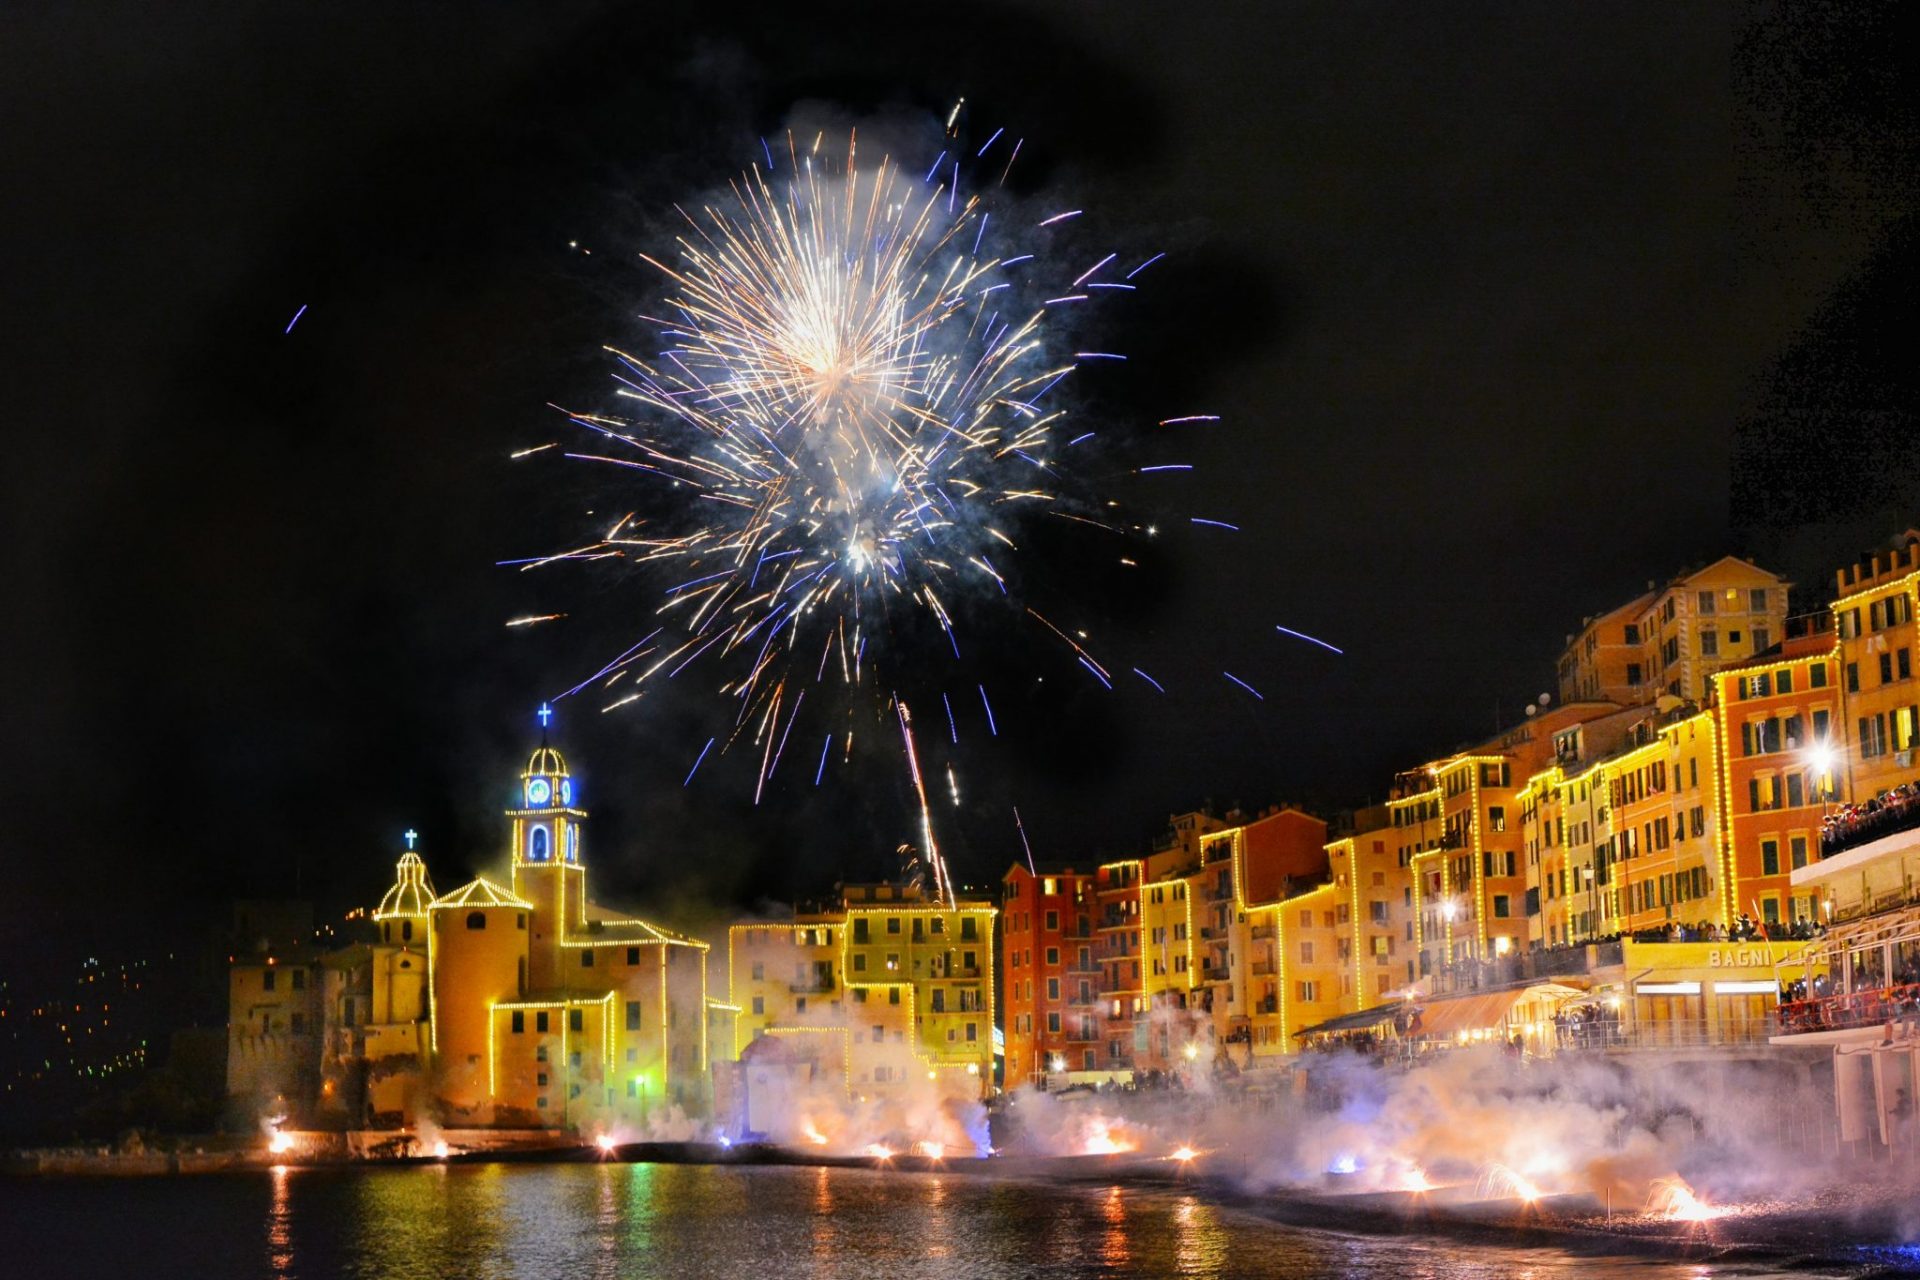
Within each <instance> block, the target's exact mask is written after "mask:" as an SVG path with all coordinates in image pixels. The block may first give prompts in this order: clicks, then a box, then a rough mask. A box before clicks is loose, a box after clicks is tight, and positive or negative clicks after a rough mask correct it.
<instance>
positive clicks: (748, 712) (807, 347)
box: [516, 138, 1144, 889]
mask: <svg viewBox="0 0 1920 1280" xmlns="http://www.w3.org/2000/svg"><path fill="white" fill-rule="evenodd" d="M991 146H992V140H991V139H990V140H989V142H988V144H987V146H985V147H982V148H981V149H980V150H981V152H982V154H984V153H985V152H986V151H987V150H988V149H989V148H990V147H991ZM786 151H787V155H786V156H784V157H778V159H779V161H780V163H779V165H778V167H777V176H776V167H775V165H774V164H773V161H774V160H775V159H776V157H775V156H774V154H773V153H772V152H771V150H770V149H766V155H767V159H768V166H767V168H765V169H762V168H760V167H759V166H758V165H756V166H755V167H754V168H753V169H751V170H749V171H748V172H747V173H745V174H743V175H742V176H741V177H740V178H738V179H736V180H735V181H734V182H733V183H732V184H731V186H730V189H729V195H728V196H727V197H725V198H721V199H717V200H715V201H712V202H709V203H707V204H704V205H701V206H698V207H695V208H689V209H682V210H681V213H682V215H683V217H684V218H685V223H686V225H685V228H684V230H683V231H682V233H681V234H680V236H679V237H678V239H677V253H676V254H673V255H668V256H666V257H665V258H654V257H648V256H646V255H642V257H643V258H644V260H645V261H646V262H647V263H648V264H650V265H651V266H652V267H653V268H655V269H656V270H658V271H659V272H660V274H661V276H662V278H663V279H664V280H665V282H666V286H667V287H666V292H667V297H666V299H665V301H664V304H663V305H662V306H661V307H660V308H659V310H660V315H658V316H655V317H650V321H651V323H652V324H653V326H654V328H655V330H656V332H657V334H658V336H659V345H658V348H657V350H656V352H655V354H653V355H651V356H645V357H643V356H640V355H635V354H631V353H628V352H625V351H619V350H614V349H612V348H609V350H610V351H611V352H612V354H613V355H614V357H615V359H616V360H617V361H618V365H619V367H618V371H617V373H616V381H617V382H618V384H619V385H618V389H617V394H618V396H619V397H620V398H621V399H623V400H624V401H627V402H629V403H631V404H632V405H633V406H635V412H634V414H633V416H632V417H631V418H628V417H614V416H608V415H602V414H589V413H569V414H568V417H569V418H570V419H571V420H572V421H573V422H574V423H575V424H576V425H578V426H580V427H582V428H584V429H585V430H586V431H588V432H590V433H592V435H593V436H594V437H596V440H595V443H594V445H593V446H591V447H589V448H581V449H577V450H576V451H572V452H568V453H567V455H566V456H568V457H570V458H576V459H582V460H588V461H592V462H597V463H601V464H608V465H613V466H618V467H620V468H622V469H623V470H624V471H625V472H626V473H629V474H631V475H633V476H634V478H635V480H636V481H637V483H638V484H639V485H641V486H643V488H644V487H648V486H651V487H652V495H651V497H652V500H664V501H665V502H667V503H668V504H670V509H669V510H667V511H665V512H663V513H661V514H659V515H657V516H655V517H654V518H645V517H643V516H642V515H641V513H640V512H639V511H637V510H633V509H625V510H624V514H619V515H618V516H617V518H616V519H614V520H613V521H612V523H611V524H610V525H609V526H608V527H607V528H606V529H605V530H604V532H602V533H601V535H600V536H599V538H598V539H597V540H594V541H591V542H589V543H588V544H586V545H584V546H579V547H575V548H572V549H570V550H565V551H561V552H558V553H555V554H552V555H548V556H544V557H538V558H535V559H533V560H530V561H527V562H524V563H523V565H522V567H524V568H526V569H532V568H537V567H540V566H542V565H546V564H552V563H555V562H558V561H572V560H592V559H602V558H612V557H618V558H621V559H625V560H627V561H628V562H630V563H634V564H639V565H647V566H650V567H653V568H655V569H657V570H658V571H659V572H660V573H662V575H663V576H665V577H666V581H667V582H668V583H670V584H671V585H668V586H666V588H665V590H664V591H663V592H662V594H661V597H660V603H659V605H658V608H657V616H658V621H659V622H660V624H661V625H662V627H663V630H661V631H660V632H658V633H656V634H657V635H658V643H657V644H655V645H653V646H651V647H648V646H644V645H642V646H635V647H634V648H633V649H631V650H629V651H628V653H627V654H623V655H622V656H621V657H620V658H618V659H616V660H615V661H614V662H612V663H610V664H608V665H607V666H606V667H604V668H602V669H601V670H600V671H599V672H598V673H597V674H596V675H595V676H594V677H592V678H591V679H590V680H589V681H585V682H582V684H580V685H577V686H575V689H574V690H571V691H570V692H578V691H580V690H581V689H583V688H585V687H586V686H587V685H588V684H594V683H598V684H599V685H600V686H601V687H602V688H604V687H606V686H608V685H611V684H612V683H613V682H614V681H616V680H621V679H623V678H624V679H627V690H626V691H625V692H627V693H628V699H629V700H630V698H631V697H632V696H637V695H636V694H635V693H633V691H634V690H635V689H636V688H637V687H638V686H642V685H645V684H647V683H648V682H649V681H657V680H663V679H665V680H671V679H673V678H675V677H677V676H679V675H680V674H682V673H684V672H687V671H688V670H689V669H690V668H693V667H694V664H695V663H701V664H702V669H706V670H711V671H712V672H713V673H714V676H715V678H717V680H718V687H719V691H720V692H721V693H722V694H724V695H725V696H726V697H727V698H729V699H731V700H732V701H733V704H734V711H733V715H732V719H733V728H732V730H731V731H730V732H729V733H726V734H722V735H720V736H719V737H718V738H717V742H718V750H719V754H723V755H724V754H726V753H727V751H728V750H729V749H730V748H731V747H732V746H734V745H740V746H743V747H746V746H748V745H749V744H750V747H751V751H752V754H753V755H754V756H755V757H756V759H757V763H758V765H759V768H758V770H757V777H756V782H755V792H756V797H757V796H758V795H759V793H760V792H761V791H762V790H763V789H764V787H765V786H766V783H767V781H768V778H769V776H770V775H771V773H772V772H773V770H774V769H775V768H776V767H777V765H778V762H779V759H780V756H781V752H782V748H783V747H784V744H785V742H786V740H787V737H788V735H789V734H790V733H791V732H792V730H793V727H794V722H795V719H796V718H797V716H798V713H799V710H800V697H801V696H802V695H803V688H802V686H804V685H806V684H809V683H812V684H818V683H823V682H825V681H826V680H828V679H829V678H830V677H832V676H834V675H838V677H839V678H840V680H841V681H842V682H844V683H845V684H848V685H859V684H862V683H866V682H867V678H868V676H869V675H879V676H882V677H883V678H889V679H890V675H891V673H888V672H886V671H885V670H884V666H878V667H877V666H876V663H880V662H883V660H884V659H885V658H886V656H887V655H886V654H885V649H886V647H887V646H886V645H884V644H879V645H876V644H874V642H875V641H887V640H893V641H898V639H899V637H900V633H901V632H902V630H903V627H905V626H906V624H907V623H908V622H909V621H910V620H911V619H913V618H916V617H917V618H918V619H920V620H922V621H923V622H924V623H925V624H926V625H927V626H928V627H930V628H937V630H938V631H939V632H940V633H941V649H942V651H943V652H948V653H950V654H951V656H952V657H953V658H954V659H956V660H959V659H961V658H962V656H963V653H962V650H963V646H962V636H961V635H960V633H959V630H958V628H957V625H956V620H955V609H954V604H955V602H956V601H959V600H962V599H966V600H969V601H971V600H972V599H973V598H974V597H975V596H977V597H980V598H982V599H984V598H989V597H991V598H1000V599H1006V598H1007V597H1008V596H1009V583H1010V581H1014V582H1015V583H1016V586H1017V574H1016V569H1017V557H1018V552H1019V548H1018V543H1017V542H1016V540H1015V538H1014V536H1013V533H1012V524H1013V522H1014V521H1015V520H1016V519H1017V518H1019V517H1020V516H1022V515H1023V514H1026V513H1029V512H1035V513H1045V514H1048V515H1057V516H1061V517H1063V518H1068V519H1081V520H1084V517H1079V516H1075V515H1073V514H1072V512H1071V511H1070V510H1069V509H1068V508H1069V507H1070V506H1071V505H1073V504H1071V503H1070V502H1069V501H1068V500H1067V497H1066V495H1065V494H1063V492H1062V486H1061V483H1060V472H1059V470H1058V468H1057V464H1056V463H1055V461H1054V460H1053V455H1054V454H1055V453H1056V452H1057V446H1058V441H1057V440H1056V437H1055V434H1054V433H1055V431H1056V429H1057V428H1058V427H1059V426H1060V425H1061V424H1062V422H1063V421H1064V419H1065V416H1066V414H1065V410H1064V409H1061V408H1058V407H1055V406H1054V405H1053V404H1052V403H1050V401H1049V396H1050V394H1051V393H1052V392H1053V391H1054V389H1055V388H1056V387H1057V386H1058V385H1059V384H1060V383H1061V382H1062V380H1064V379H1065V378H1066V377H1067V376H1068V375H1069V374H1071V373H1072V371H1073V370H1074V369H1075V368H1076V367H1077V364H1078V362H1079V361H1080V360H1081V359H1083V358H1084V359H1087V360H1096V359H1097V360H1103V361H1105V360H1117V359H1122V358H1123V357H1121V356H1119V355H1118V354H1117V353H1111V352H1101V351H1090V352H1086V353H1084V354H1083V355H1082V356H1075V355H1071V354H1050V351H1049V346H1050V345H1057V346H1058V348H1059V351H1060V352H1062V353H1067V352H1071V351H1072V344H1069V343H1067V342H1065V341H1064V340H1062V341H1060V342H1058V343H1057V344H1055V343H1053V341H1052V338H1051V335H1050V331H1049V321H1050V317H1051V314H1052V312H1051V310H1050V308H1051V307H1053V306H1055V305H1058V304H1065V303H1068V302H1074V303H1080V302H1085V301H1086V300H1087V298H1088V296H1089V293H1088V291H1089V290H1092V289H1093V288H1095V287H1096V286H1100V285H1103V284H1104V285H1111V284H1116V283H1117V281H1118V277H1119V276H1120V275H1121V274H1122V273H1123V272H1125V271H1126V266H1127V264H1125V263H1123V262H1120V261H1119V259H1118V257H1117V255H1115V254H1112V253H1107V254H1105V255H1104V256H1102V255H1101V254H1098V253H1094V254H1089V255H1087V256H1086V257H1085V258H1083V259H1079V260H1075V261H1071V262H1068V261H1062V262H1060V263H1059V264H1058V265H1057V266H1055V267H1051V268H1049V267H1048V266H1047V264H1046V263H1044V262H1043V261H1041V260H1039V259H1037V258H1036V255H1035V254H1034V253H1031V252H1025V251H1013V250H1001V249H998V248H997V245H996V242H997V241H1000V240H1002V239H1003V238H1004V237H1005V236H1006V235H1007V234H1008V227H1009V225H1010V224H1013V225H1016V226H1017V225H1018V223H1019V222H1020V221H1021V220H1019V219H1016V218H1014V217H1001V218H995V219H992V220H991V229H990V228H989V217H988V209H987V208H986V205H985V202H984V200H983V196H982V195H980V194H970V193H968V192H966V191H963V190H961V187H962V185H963V179H962V174H961V171H960V170H959V169H958V168H957V167H949V166H948V165H947V164H946V163H945V159H944V155H943V158H942V160H940V161H936V162H935V164H934V166H933V167H932V168H931V169H929V170H928V172H927V176H926V177H925V178H924V179H922V178H920V176H919V175H918V174H917V172H909V171H906V170H903V169H902V168H901V167H899V166H897V165H895V164H894V163H893V162H892V161H891V160H889V159H883V160H880V161H879V162H878V163H877V164H867V165H865V166H863V165H862V164H861V163H859V161H858V159H857V155H856V146H855V140H853V139H850V140H849V142H848V146H847V151H846V156H845V161H844V163H841V162H839V161H838V160H837V159H836V160H834V161H833V162H832V163H829V161H828V159H827V158H826V157H822V156H821V155H820V154H819V151H820V148H819V146H818V144H817V143H816V144H815V146H814V147H813V149H812V151H811V152H809V151H805V150H801V149H797V148H796V146H795V144H794V142H793V140H792V139H791V138H789V139H788V142H787V147H786ZM956 154H957V153H956ZM1009 163H1010V161H1009ZM1079 216H1080V211H1078V210H1069V211H1066V212H1063V213H1057V214H1055V215H1053V216H1052V217H1048V218H1044V219H1040V220H1038V221H1037V222H1029V223H1028V229H1029V230H1033V229H1034V228H1036V227H1046V226H1050V225H1055V224H1058V223H1061V222H1063V221H1066V220H1068V219H1073V218H1077V217H1079ZM1016 265H1017V266H1018V270H1014V269H1013V268H1014V267H1015V266H1016ZM1143 265H1144V264H1143ZM1138 269H1139V268H1138V267H1136V268H1134V270H1136V271H1137V270H1138ZM1103 276H1110V277H1113V278H1112V279H1103V278H1102V277H1103ZM1101 527H1103V528H1104V527H1107V526H1105V525H1102V526H1101ZM969 593H971V595H970V594H969ZM1033 616H1034V617H1036V618H1037V617H1039V616H1040V615H1038V614H1034V615H1033ZM1042 620H1043V621H1044V619H1042ZM527 621H529V622H530V621H532V619H528V620H527ZM519 622H520V620H516V623H519ZM1046 625H1047V626H1049V627H1052V626H1053V624H1052V623H1050V622H1049V623H1047V624H1046ZM1054 629H1055V630H1056V632H1058V628H1054ZM928 634H929V635H930V634H931V632H930V631H929V632H928ZM1062 638H1063V639H1064V638H1066V637H1065V636H1064V633H1062ZM1068 643H1069V644H1071V645H1072V646H1073V649H1074V651H1075V654H1076V656H1077V657H1078V658H1079V659H1080V660H1081V665H1082V666H1083V667H1085V668H1086V669H1087V670H1088V671H1090V672H1092V673H1093V674H1094V676H1095V677H1096V678H1098V679H1099V680H1100V681H1101V683H1102V684H1106V685H1108V686H1109V687H1110V680H1109V678H1108V675H1107V671H1106V668H1105V667H1103V666H1102V665H1101V664H1100V663H1098V662H1097V661H1095V660H1094V659H1093V658H1092V656H1091V655H1089V654H1088V653H1086V651H1085V650H1084V649H1082V648H1081V647H1080V646H1079V645H1078V644H1076V643H1074V642H1073V641H1072V640H1068ZM908 656H909V655H906V654H903V655H902V657H903V659H905V658H907V657H908ZM910 656H911V658H912V659H913V660H915V661H916V663H917V661H918V660H919V659H922V658H924V657H926V656H927V654H926V653H924V652H921V651H915V652H914V653H912V654H911V655H910ZM980 696H981V701H982V704H983V707H984V708H985V712H986V716H987V720H988V728H989V731H990V733H991V734H997V732H998V730H997V726H995V725H993V723H992V715H993V712H992V707H991V704H989V703H987V701H986V690H985V688H984V686H982V687H981V688H980ZM616 705H620V704H616ZM815 705H818V702H817V700H816V702H815ZM946 705H947V708H948V711H949V714H950V713H951V704H950V703H948V704H946ZM878 706H879V704H878V703H876V710H877V709H878ZM783 710H785V714H784V715H782V711H783ZM902 712H903V723H902V728H903V730H905V728H906V726H905V722H904V707H903V708H902ZM949 737H950V738H951V739H953V740H955V741H957V740H958V734H957V730H956V728H955V727H954V726H953V725H951V724H950V725H949ZM848 746H849V750H850V749H851V740H849V744H848ZM906 746H907V749H908V752H909V755H910V756H911V754H912V747H913V743H912V735H911V733H910V732H907V733H906ZM701 754H702V758H704V755H705V752H702V753H701ZM824 758H825V749H824V748H823V750H822V762H824ZM697 767H698V766H697V765H696V768H697ZM914 771H915V773H916V786H918V777H917V773H918V770H917V767H916V768H915V770H914ZM819 773H820V769H816V783H817V779H818V775H819ZM922 807H923V813H924V802H923V806H922ZM927 840H928V845H929V848H928V853H929V856H930V857H932V856H933V849H932V833H931V829H930V826H929V830H928V832H927ZM936 865H937V864H936ZM949 889H950V886H949Z"/></svg>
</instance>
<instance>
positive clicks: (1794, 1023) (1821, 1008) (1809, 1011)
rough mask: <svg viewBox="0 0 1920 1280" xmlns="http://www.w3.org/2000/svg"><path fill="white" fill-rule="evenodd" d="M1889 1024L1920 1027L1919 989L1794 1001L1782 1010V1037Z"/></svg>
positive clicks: (1910, 986)
mask: <svg viewBox="0 0 1920 1280" xmlns="http://www.w3.org/2000/svg"><path fill="white" fill-rule="evenodd" d="M1889 1022H1915V1023H1920V985H1915V984H1907V985H1905V986H1897V987H1882V988H1880V989H1879V990H1877V991H1856V992H1854V993H1853V994H1852V995H1841V996H1827V997H1825V998H1820V999H1813V1000H1794V1001H1792V1002H1790V1003H1787V1004H1783V1005H1781V1006H1780V1034H1781V1035H1785V1036H1799V1035H1810V1034H1812V1033H1813V1032H1816V1031H1850V1030H1853V1029H1855V1028H1858V1027H1877V1026H1882V1025H1884V1024H1886V1023H1889Z"/></svg>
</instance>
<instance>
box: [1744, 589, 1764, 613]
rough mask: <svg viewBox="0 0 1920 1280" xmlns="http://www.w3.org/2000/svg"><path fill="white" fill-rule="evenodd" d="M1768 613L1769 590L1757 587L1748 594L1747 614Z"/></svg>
mask: <svg viewBox="0 0 1920 1280" xmlns="http://www.w3.org/2000/svg"><path fill="white" fill-rule="evenodd" d="M1766 611H1767V589H1766V588H1765V587H1755V588H1753V589H1752V590H1751V591H1749V592H1747V612H1748V613H1765V612H1766Z"/></svg>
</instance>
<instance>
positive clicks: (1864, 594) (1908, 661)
mask: <svg viewBox="0 0 1920 1280" xmlns="http://www.w3.org/2000/svg"><path fill="white" fill-rule="evenodd" d="M1834 586H1835V590H1836V597H1835V599H1834V602H1833V608H1832V612H1833V620H1834V630H1835V633H1836V635H1837V636H1838V639H1839V654H1838V662H1839V672H1838V674H1839V679H1840V685H1841V688H1842V690H1843V691H1844V693H1845V695H1846V726H1845V727H1846V731H1847V732H1848V733H1849V734H1850V735H1851V739H1852V740H1851V742H1850V744H1849V747H1848V750H1847V753H1846V760H1845V761H1844V767H1845V773H1846V783H1847V787H1848V789H1849V791H1850V794H1851V795H1852V796H1853V797H1855V798H1857V799H1860V800H1866V799H1870V798H1871V797H1873V796H1876V795H1878V794H1880V793H1881V792H1883V791H1886V790H1887V789H1889V788H1890V787H1894V786H1898V785H1899V784H1901V783H1904V782H1911V781H1913V780H1914V779H1915V778H1917V777H1920V677H1916V675H1915V669H1916V668H1917V667H1920V648H1917V645H1916V642H1917V641H1920V635H1917V634H1916V631H1915V623H1914V613H1915V611H1916V610H1920V529H1909V530H1907V531H1906V532H1905V533H1903V534H1901V535H1900V536H1899V537H1898V538H1895V539H1894V540H1893V543H1892V545H1891V546H1890V547H1888V548H1885V549H1882V550H1880V551H1877V552H1872V553H1869V554H1867V555H1865V556H1862V557H1861V558H1860V559H1859V560H1858V561H1857V562H1855V563H1853V564H1849V565H1847V566H1845V567H1844V568H1842V569H1841V570H1839V572H1837V573H1836V574H1835V575H1834Z"/></svg>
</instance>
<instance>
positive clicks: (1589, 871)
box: [1580, 862, 1594, 942]
mask: <svg viewBox="0 0 1920 1280" xmlns="http://www.w3.org/2000/svg"><path fill="white" fill-rule="evenodd" d="M1580 874H1582V875H1584V876H1585V877H1586V878H1587V941H1588V942H1592V941H1593V937H1594V928H1593V926H1594V919H1593V864H1592V863H1590V862H1589V863H1588V864H1587V865H1586V866H1584V867H1582V868H1580Z"/></svg>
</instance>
